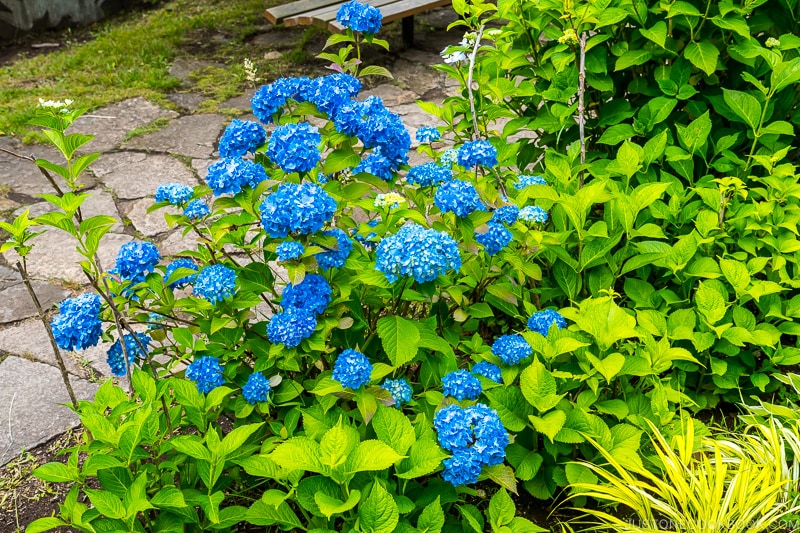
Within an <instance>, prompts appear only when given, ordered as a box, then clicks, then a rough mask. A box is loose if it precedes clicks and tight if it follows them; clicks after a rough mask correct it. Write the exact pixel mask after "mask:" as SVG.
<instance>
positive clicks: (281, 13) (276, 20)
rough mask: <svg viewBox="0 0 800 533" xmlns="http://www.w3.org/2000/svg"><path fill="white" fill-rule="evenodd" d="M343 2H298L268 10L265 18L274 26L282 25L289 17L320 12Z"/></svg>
mask: <svg viewBox="0 0 800 533" xmlns="http://www.w3.org/2000/svg"><path fill="white" fill-rule="evenodd" d="M341 3H342V0H298V1H297V2H291V3H288V4H283V5H280V6H275V7H271V8H269V9H267V10H266V11H265V12H264V17H265V18H266V19H267V20H268V21H270V22H271V23H273V24H280V23H281V22H283V21H284V19H286V18H287V17H293V16H296V15H298V14H302V13H306V12H308V11H314V10H318V9H320V8H323V7H326V6H332V5H336V6H337V8H338V6H339V5H341Z"/></svg>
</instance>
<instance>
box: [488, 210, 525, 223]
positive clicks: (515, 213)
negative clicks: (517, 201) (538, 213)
mask: <svg viewBox="0 0 800 533" xmlns="http://www.w3.org/2000/svg"><path fill="white" fill-rule="evenodd" d="M518 217H519V207H517V206H515V205H504V206H502V207H498V208H497V209H495V210H494V213H492V222H495V223H497V224H500V223H502V224H513V223H514V222H516V221H517V218H518Z"/></svg>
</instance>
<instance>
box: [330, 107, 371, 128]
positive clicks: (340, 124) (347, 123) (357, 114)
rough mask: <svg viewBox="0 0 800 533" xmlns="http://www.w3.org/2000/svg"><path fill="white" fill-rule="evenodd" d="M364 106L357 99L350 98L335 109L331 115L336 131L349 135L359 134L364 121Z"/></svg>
mask: <svg viewBox="0 0 800 533" xmlns="http://www.w3.org/2000/svg"><path fill="white" fill-rule="evenodd" d="M364 109H365V106H364V103H363V102H359V101H358V100H350V101H348V102H344V103H342V105H340V106H339V107H338V108H337V109H336V114H334V115H333V116H332V117H331V120H333V125H334V126H335V127H336V131H338V132H339V133H344V134H345V135H350V136H355V137H358V136H359V132H360V131H361V128H362V127H363V126H364V123H365V122H366V118H365V112H364Z"/></svg>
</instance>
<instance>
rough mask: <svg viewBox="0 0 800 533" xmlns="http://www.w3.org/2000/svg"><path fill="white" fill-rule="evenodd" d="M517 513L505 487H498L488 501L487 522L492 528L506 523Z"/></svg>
mask: <svg viewBox="0 0 800 533" xmlns="http://www.w3.org/2000/svg"><path fill="white" fill-rule="evenodd" d="M515 514H517V508H516V506H515V505H514V502H513V501H512V500H511V496H509V495H508V492H507V491H506V489H502V488H501V489H500V490H498V491H497V493H495V495H494V496H492V499H491V500H490V501H489V523H490V524H491V525H492V529H493V530H495V531H496V530H498V529H500V528H501V527H503V526H505V525H508V524H510V523H511V521H512V520H513V519H514V515H515Z"/></svg>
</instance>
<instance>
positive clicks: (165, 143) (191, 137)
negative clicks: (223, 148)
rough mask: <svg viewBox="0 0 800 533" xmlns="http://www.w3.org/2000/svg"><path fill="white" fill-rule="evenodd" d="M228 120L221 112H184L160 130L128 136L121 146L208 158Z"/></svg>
mask: <svg viewBox="0 0 800 533" xmlns="http://www.w3.org/2000/svg"><path fill="white" fill-rule="evenodd" d="M227 122H228V119H227V118H226V117H224V116H222V115H216V114H203V115H187V116H185V117H181V118H178V119H175V120H173V121H172V122H171V123H170V125H169V126H167V127H166V128H164V129H163V130H159V131H155V132H153V133H148V134H147V135H142V136H141V137H136V138H134V139H131V140H130V141H128V142H127V143H124V144H123V145H122V147H123V148H126V149H137V150H147V151H149V152H157V153H164V152H166V153H170V154H174V155H184V156H187V157H193V158H197V159H201V158H205V159H207V158H209V157H211V156H212V155H214V153H215V152H216V150H217V141H218V140H219V137H220V135H221V134H222V130H223V129H224V126H225V124H226V123H227Z"/></svg>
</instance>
